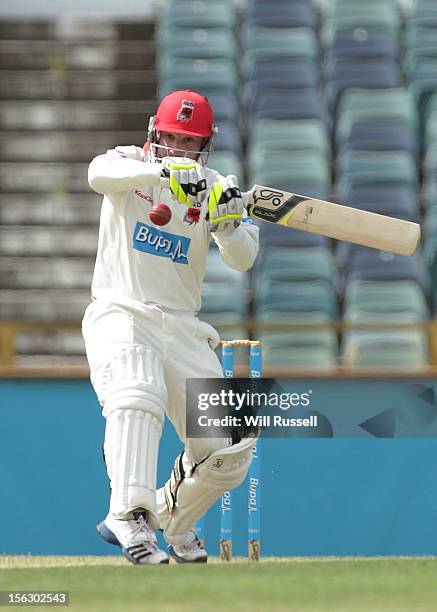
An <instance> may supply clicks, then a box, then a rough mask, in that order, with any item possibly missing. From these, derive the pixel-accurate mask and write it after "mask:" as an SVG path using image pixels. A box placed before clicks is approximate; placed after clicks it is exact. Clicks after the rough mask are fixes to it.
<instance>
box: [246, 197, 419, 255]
mask: <svg viewBox="0 0 437 612" xmlns="http://www.w3.org/2000/svg"><path fill="white" fill-rule="evenodd" d="M242 195H243V201H244V203H245V206H246V208H247V211H248V214H249V215H250V216H251V217H254V218H255V219H261V220H262V221H268V222H270V223H277V224H278V225H284V226H285V227H292V228H294V229H298V230H302V231H304V232H311V233H315V234H321V235H322V236H328V237H329V238H335V239H336V240H345V241H347V242H353V243H355V244H361V245H362V246H366V247H371V248H374V249H379V250H381V251H389V252H391V253H398V254H399V255H413V254H414V252H415V251H416V249H417V247H418V245H419V242H420V234H421V230H420V225H418V224H417V223H411V222H410V221H403V220H402V219H396V218H394V217H387V216H386V215H379V214H377V213H373V212H368V211H365V210H360V209H358V208H350V207H349V206H342V205H341V204H334V203H333V202H326V201H324V200H316V199H313V198H309V197H305V196H302V195H297V194H295V193H288V192H287V191H282V190H280V189H272V188H271V187H264V186H263V185H254V186H253V188H252V189H251V190H250V191H247V192H245V193H243V194H242Z"/></svg>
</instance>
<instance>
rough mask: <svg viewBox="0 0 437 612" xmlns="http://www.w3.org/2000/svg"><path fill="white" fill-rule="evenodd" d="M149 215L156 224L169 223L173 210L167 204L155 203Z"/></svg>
mask: <svg viewBox="0 0 437 612" xmlns="http://www.w3.org/2000/svg"><path fill="white" fill-rule="evenodd" d="M149 217H150V220H151V221H152V223H154V224H155V225H167V223H168V222H169V221H170V219H171V210H170V208H169V207H168V206H167V204H155V206H154V207H153V208H152V210H151V211H150V212H149Z"/></svg>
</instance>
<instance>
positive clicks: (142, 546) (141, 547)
mask: <svg viewBox="0 0 437 612" xmlns="http://www.w3.org/2000/svg"><path fill="white" fill-rule="evenodd" d="M128 550H129V552H134V551H138V550H144V544H136V545H135V546H130V547H129V548H128Z"/></svg>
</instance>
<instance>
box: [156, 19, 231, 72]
mask: <svg viewBox="0 0 437 612" xmlns="http://www.w3.org/2000/svg"><path fill="white" fill-rule="evenodd" d="M158 50H159V53H158V58H157V61H158V65H159V66H161V65H165V64H167V63H169V62H170V61H171V60H175V59H181V58H189V59H195V58H201V59H225V60H227V59H230V60H235V58H236V53H237V45H236V38H235V34H234V32H233V31H232V30H229V29H227V28H203V29H202V28H197V29H196V28H193V29H188V28H185V29H181V30H174V29H170V31H169V32H168V31H166V30H165V28H164V29H162V31H160V38H159V49H158Z"/></svg>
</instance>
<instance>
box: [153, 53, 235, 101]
mask: <svg viewBox="0 0 437 612" xmlns="http://www.w3.org/2000/svg"><path fill="white" fill-rule="evenodd" d="M159 80H160V85H159V92H160V96H161V97H163V96H164V95H165V94H166V93H168V92H169V91H171V90H173V89H181V88H190V89H196V90H199V91H202V93H203V91H204V90H205V89H209V90H211V89H212V90H220V91H223V92H229V93H230V94H231V95H232V94H233V93H234V92H235V90H236V88H237V74H236V68H235V64H234V62H233V61H231V60H227V61H226V60H223V59H210V60H206V59H194V60H172V61H171V62H170V63H169V64H168V65H167V66H165V67H163V68H162V72H161V73H160V75H159Z"/></svg>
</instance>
